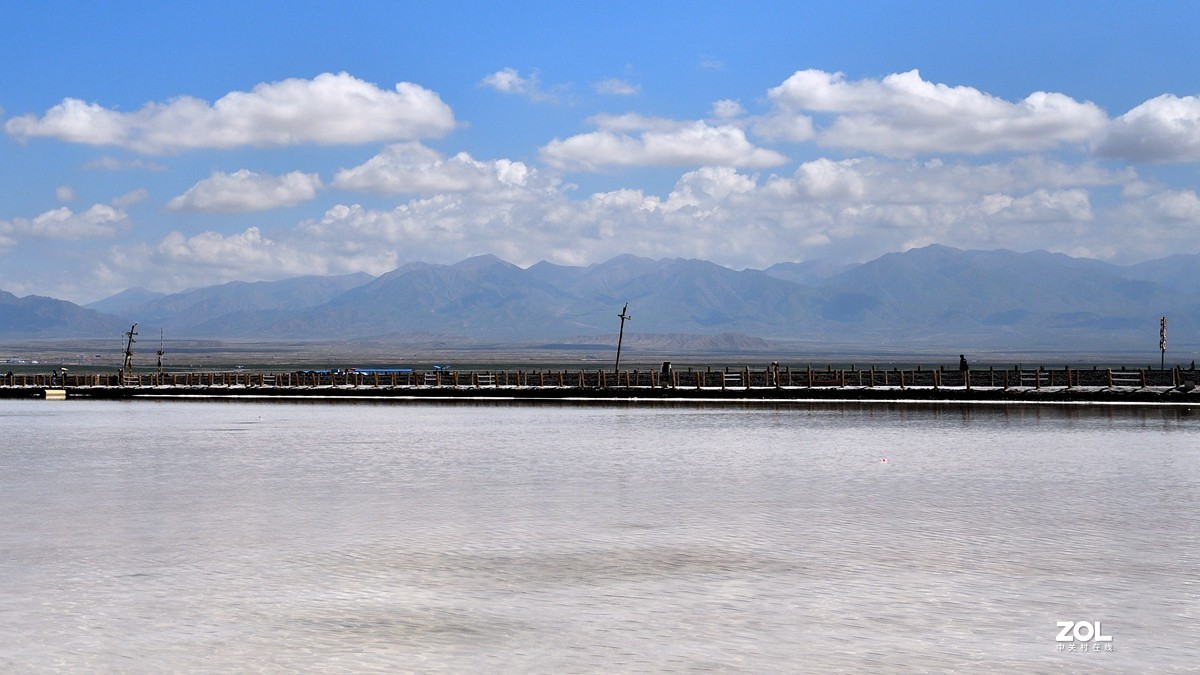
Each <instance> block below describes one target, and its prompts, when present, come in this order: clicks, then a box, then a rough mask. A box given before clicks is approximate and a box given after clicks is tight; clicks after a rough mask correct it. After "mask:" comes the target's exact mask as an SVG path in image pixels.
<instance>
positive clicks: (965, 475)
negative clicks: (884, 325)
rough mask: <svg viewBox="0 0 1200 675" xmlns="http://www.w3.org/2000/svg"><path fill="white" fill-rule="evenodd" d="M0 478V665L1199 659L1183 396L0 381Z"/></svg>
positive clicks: (895, 664) (1193, 472) (598, 667)
mask: <svg viewBox="0 0 1200 675" xmlns="http://www.w3.org/2000/svg"><path fill="white" fill-rule="evenodd" d="M882 458H886V459H887V460H888V461H887V462H882V461H880V460H881V459H882ZM0 475H2V483H0V670H2V671H4V672H164V671H177V672H178V671H187V672H244V671H262V672H287V671H307V672H317V671H319V672H339V671H340V672H413V671H417V672H424V671H435V672H443V671H444V672H479V671H485V672H546V673H561V672H628V671H643V672H664V671H696V670H715V671H722V672H725V671H743V672H824V671H838V670H841V671H849V672H915V671H958V672H962V671H980V672H982V671H996V670H1009V671H1014V672H1052V671H1055V672H1057V671H1061V670H1064V669H1065V670H1069V671H1072V670H1073V671H1077V672H1097V671H1101V672H1103V671H1109V672H1145V671H1154V670H1159V671H1163V672H1166V671H1170V670H1180V671H1182V670H1188V669H1193V668H1195V667H1196V666H1197V664H1200V581H1198V579H1200V414H1198V413H1196V412H1191V411H1189V410H1187V409H1168V410H1162V409H1153V408H1102V409H1089V408H1080V407H1071V408H1025V407H994V408H972V409H967V408H959V407H919V408H916V407H913V408H906V407H897V406H887V405H873V406H870V405H868V406H859V405H847V406H836V405H823V406H807V405H803V404H801V405H793V406H780V407H774V406H767V405H759V406H734V407H719V406H706V407H698V406H666V405H658V406H599V405H592V406H570V405H550V404H548V405H510V404H479V405H474V404H455V405H434V404H422V403H386V404H367V403H357V404H346V403H341V404H331V403H311V402H309V403H219V402H218V403H208V402H133V403H121V402H88V401H64V402H49V401H0ZM1064 620H1081V621H1082V620H1086V621H1099V622H1101V625H1102V631H1103V633H1105V634H1107V635H1111V636H1112V637H1113V641H1112V642H1111V643H1109V644H1111V645H1112V647H1113V651H1112V652H1105V651H1098V652H1093V651H1087V652H1084V653H1080V652H1079V651H1077V650H1076V651H1070V652H1068V651H1066V650H1065V647H1066V645H1063V647H1064V650H1063V651H1059V649H1058V647H1059V644H1058V643H1056V641H1055V636H1056V635H1057V633H1058V629H1057V627H1056V625H1055V624H1056V621H1064ZM1072 646H1073V647H1077V646H1078V645H1072Z"/></svg>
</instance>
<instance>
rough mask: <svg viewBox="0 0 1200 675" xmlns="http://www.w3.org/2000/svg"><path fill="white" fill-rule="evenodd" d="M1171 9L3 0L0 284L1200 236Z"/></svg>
mask: <svg viewBox="0 0 1200 675" xmlns="http://www.w3.org/2000/svg"><path fill="white" fill-rule="evenodd" d="M1196 25H1200V5H1198V4H1196V3H1184V2H1178V3H1150V4H1143V5H1137V6H1134V5H1132V4H1118V3H1109V2H1068V3H1052V2H1051V3H1047V2H1006V3H982V2H978V3H977V2H945V3H943V2H922V3H888V2H863V3H845V6H841V4H840V3H799V2H779V3H776V2H753V3H727V2H721V3H717V2H660V3H656V4H655V5H654V6H650V5H649V3H641V2H636V3H634V2H597V3H573V2H566V3H564V2H545V3H542V2H522V3H399V2H386V3H375V2H354V3H337V4H334V3H303V2H294V3H265V2H262V3H258V2H236V3H234V2H206V3H125V2H107V3H82V2H80V3H65V2H38V3H33V2H29V3H20V2H14V3H6V4H5V5H4V6H3V7H2V8H0V65H2V66H3V67H0V289H2V290H6V291H9V292H12V293H16V294H17V295H26V294H31V293H33V294H39V295H51V296H54V297H60V298H64V299H69V300H74V301H78V302H88V301H92V300H97V299H100V298H103V297H106V296H107V295H110V294H112V293H114V292H117V291H120V290H123V289H125V288H128V287H132V286H143V287H147V288H151V289H154V290H159V291H176V290H181V289H184V288H188V287H195V286H202V285H208V284H214V283H222V282H225V281H230V280H245V281H254V280H269V279H279V278H285V277H291V276H297V275H301V274H340V273H348V272H356V271H366V272H370V273H372V274H381V273H384V272H387V271H389V270H391V269H393V268H395V267H397V266H399V265H401V264H404V263H406V262H411V261H416V260H422V261H427V262H443V263H448V262H455V261H458V260H461V259H463V258H465V257H468V256H471V255H477V254H483V253H492V254H496V255H498V256H500V257H502V258H504V259H506V260H509V261H511V262H514V263H516V264H519V265H523V266H524V265H529V264H532V263H534V262H537V261H538V260H542V259H546V260H550V261H552V262H556V263H561V264H573V265H586V264H590V263H596V262H602V261H604V260H607V259H608V258H611V257H613V256H615V255H618V254H621V253H634V254H637V255H643V256H648V257H652V258H662V257H698V258H705V259H708V260H712V261H714V262H717V263H720V264H724V265H728V266H730V267H733V268H736V269H740V268H744V267H756V268H761V267H765V266H767V265H770V264H772V263H775V262H783V261H803V260H812V259H826V260H831V261H839V262H846V261H862V260H868V259H870V258H873V257H876V256H878V255H881V254H883V253H887V252H890V251H900V250H905V249H907V248H911V247H914V246H922V245H926V244H929V243H942V244H946V245H950V246H957V247H960V248H982V249H994V248H1009V249H1013V250H1019V251H1025V250H1033V249H1047V250H1051V251H1061V252H1065V253H1068V254H1071V255H1078V256H1088V257H1095V258H1099V259H1103V260H1109V261H1112V262H1117V263H1130V262H1137V261H1141V260H1147V259H1152V258H1156V257H1161V256H1166V255H1170V254H1173V253H1198V252H1200V199H1198V198H1197V193H1196V190H1197V182H1198V179H1200V173H1198V171H1197V165H1198V163H1200V99H1197V98H1196V97H1197V95H1198V94H1200V82H1198V80H1200V71H1197V69H1196V68H1195V67H1194V64H1196V63H1198V62H1200V46H1198V43H1200V41H1198V40H1196V39H1195V30H1194V27H1195V26H1196Z"/></svg>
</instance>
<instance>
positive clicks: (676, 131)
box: [539, 115, 787, 171]
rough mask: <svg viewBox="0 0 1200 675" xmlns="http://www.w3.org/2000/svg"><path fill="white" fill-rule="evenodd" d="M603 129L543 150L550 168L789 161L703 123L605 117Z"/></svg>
mask: <svg viewBox="0 0 1200 675" xmlns="http://www.w3.org/2000/svg"><path fill="white" fill-rule="evenodd" d="M593 122H595V123H597V124H598V125H599V126H600V127H601V128H600V129H598V130H597V131H593V132H591V133H586V134H579V135H577V136H571V137H569V138H566V139H561V140H560V139H557V138H556V139H554V140H552V141H550V143H548V144H546V145H545V146H543V147H542V148H541V149H540V150H539V152H540V153H541V157H542V159H543V160H545V161H546V162H547V163H548V164H550V165H551V166H554V167H556V168H560V169H568V170H583V171H595V170H598V169H602V168H604V167H614V166H688V165H699V166H703V165H723V166H735V167H751V168H765V167H772V166H778V165H780V164H783V163H785V162H786V161H787V158H786V157H784V156H783V155H781V154H780V153H778V152H775V151H774V150H768V149H766V148H760V147H757V146H755V145H754V144H752V143H750V141H748V140H747V139H746V134H745V132H744V131H742V129H740V128H738V127H736V126H733V125H729V124H722V125H718V126H711V125H709V124H708V123H706V122H703V121H695V122H674V121H668V120H661V119H648V118H642V117H640V116H636V115H625V116H619V117H601V118H596V119H594V120H593Z"/></svg>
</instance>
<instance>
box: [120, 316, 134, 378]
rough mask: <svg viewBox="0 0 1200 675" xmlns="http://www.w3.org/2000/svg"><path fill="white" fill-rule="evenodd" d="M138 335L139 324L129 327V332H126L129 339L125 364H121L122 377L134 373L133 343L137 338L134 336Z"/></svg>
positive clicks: (126, 346)
mask: <svg viewBox="0 0 1200 675" xmlns="http://www.w3.org/2000/svg"><path fill="white" fill-rule="evenodd" d="M135 335H137V324H136V323H135V324H133V325H132V326H130V327H129V332H128V333H126V334H125V337H126V338H128V340H127V341H126V342H125V365H123V366H121V377H129V376H130V375H132V374H133V343H134V342H137V340H134V339H133V336H135Z"/></svg>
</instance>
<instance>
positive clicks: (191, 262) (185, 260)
mask: <svg viewBox="0 0 1200 675" xmlns="http://www.w3.org/2000/svg"><path fill="white" fill-rule="evenodd" d="M308 243H311V242H308ZM395 265H396V258H395V254H394V253H387V252H380V251H379V250H378V249H372V250H361V251H360V252H359V254H358V255H351V256H347V255H344V254H343V253H342V252H341V251H340V250H335V249H315V250H314V249H312V248H311V247H310V246H308V245H306V243H304V242H300V243H297V242H294V241H287V240H282V241H280V240H276V239H272V238H270V237H267V236H265V235H264V234H263V233H262V231H261V230H260V229H259V228H257V227H250V228H247V229H246V230H244V231H242V232H239V233H235V234H229V235H226V234H222V233H219V232H212V231H208V232H201V233H200V234H196V235H193V236H190V237H189V236H187V235H185V234H183V233H181V232H177V231H176V232H171V233H169V234H168V235H166V236H165V237H163V238H162V239H161V240H159V241H158V242H155V243H149V244H133V245H128V246H117V247H113V248H112V249H110V250H109V252H108V260H107V261H106V262H105V263H104V264H102V265H101V266H100V267H99V269H98V270H97V271H96V274H97V275H98V276H100V277H104V278H114V277H117V276H124V275H125V274H128V273H132V274H141V275H144V276H147V277H152V278H153V279H154V280H155V286H156V287H157V288H161V289H163V290H172V291H173V290H181V289H184V288H191V287H195V286H198V285H207V284H213V283H221V282H225V281H235V280H241V281H245V280H272V279H284V278H288V277H295V276H301V275H306V274H346V273H350V272H358V271H363V270H366V271H374V273H377V274H378V273H382V272H384V271H387V270H389V269H392V268H394V267H395ZM117 270H121V271H122V272H121V273H120V274H118V273H117Z"/></svg>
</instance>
